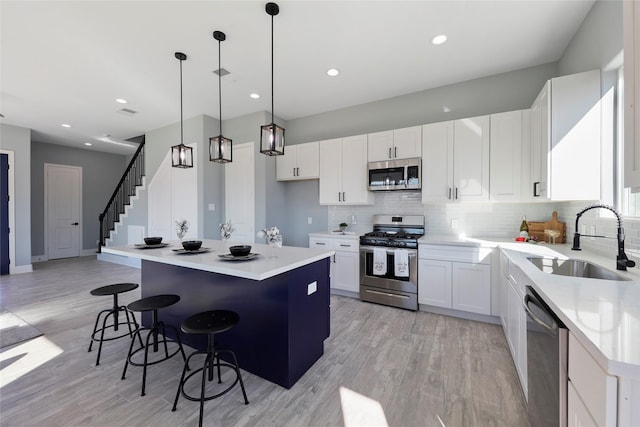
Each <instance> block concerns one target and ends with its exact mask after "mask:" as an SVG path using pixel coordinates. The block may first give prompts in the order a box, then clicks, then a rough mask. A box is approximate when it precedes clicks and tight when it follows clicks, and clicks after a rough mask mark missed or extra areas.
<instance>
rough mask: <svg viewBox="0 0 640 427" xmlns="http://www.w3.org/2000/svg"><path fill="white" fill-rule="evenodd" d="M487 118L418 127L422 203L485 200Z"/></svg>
mask: <svg viewBox="0 0 640 427" xmlns="http://www.w3.org/2000/svg"><path fill="white" fill-rule="evenodd" d="M489 129H490V120H489V116H479V117H471V118H467V119H460V120H454V121H448V122H441V123H432V124H428V125H424V126H422V153H423V155H422V171H423V177H426V178H425V179H423V183H422V202H423V203H425V202H432V201H447V200H449V201H465V200H466V201H486V200H489V147H490V140H489Z"/></svg>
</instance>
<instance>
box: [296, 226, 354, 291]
mask: <svg viewBox="0 0 640 427" xmlns="http://www.w3.org/2000/svg"><path fill="white" fill-rule="evenodd" d="M309 247H310V248H326V249H333V250H334V251H335V255H334V256H333V257H331V273H330V274H331V289H339V290H343V291H350V292H356V293H358V292H360V253H359V250H360V243H359V241H358V239H357V238H344V237H337V236H336V237H334V236H327V237H317V236H310V237H309Z"/></svg>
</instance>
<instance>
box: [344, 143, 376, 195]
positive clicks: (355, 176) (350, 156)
mask: <svg viewBox="0 0 640 427" xmlns="http://www.w3.org/2000/svg"><path fill="white" fill-rule="evenodd" d="M342 159H343V161H342V164H341V168H342V172H341V177H342V195H341V201H342V203H344V204H347V205H362V204H369V205H370V204H373V193H372V192H370V191H369V189H368V184H367V183H368V177H367V135H358V136H351V137H349V138H343V140H342Z"/></svg>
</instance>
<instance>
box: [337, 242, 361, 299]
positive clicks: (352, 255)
mask: <svg viewBox="0 0 640 427" xmlns="http://www.w3.org/2000/svg"><path fill="white" fill-rule="evenodd" d="M359 260H360V254H358V253H357V252H342V251H336V255H335V266H334V270H333V271H334V275H333V277H332V280H331V287H332V288H336V289H341V290H344V291H351V292H359V291H360V270H359V268H360V265H359Z"/></svg>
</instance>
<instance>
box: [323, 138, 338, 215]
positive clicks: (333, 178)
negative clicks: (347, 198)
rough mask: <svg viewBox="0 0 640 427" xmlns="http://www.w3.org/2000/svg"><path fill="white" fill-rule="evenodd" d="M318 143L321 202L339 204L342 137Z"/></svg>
mask: <svg viewBox="0 0 640 427" xmlns="http://www.w3.org/2000/svg"><path fill="white" fill-rule="evenodd" d="M318 144H319V152H320V183H319V191H320V204H321V205H337V204H338V203H339V200H342V139H329V140H326V141H320V142H319V143H318ZM338 198H339V199H338Z"/></svg>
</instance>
